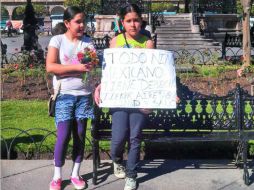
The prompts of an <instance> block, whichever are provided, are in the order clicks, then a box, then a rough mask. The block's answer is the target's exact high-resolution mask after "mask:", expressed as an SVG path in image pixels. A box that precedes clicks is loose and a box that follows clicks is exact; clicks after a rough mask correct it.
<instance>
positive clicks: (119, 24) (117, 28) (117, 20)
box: [113, 13, 123, 36]
mask: <svg viewBox="0 0 254 190" xmlns="http://www.w3.org/2000/svg"><path fill="white" fill-rule="evenodd" d="M113 30H114V32H115V36H117V35H118V34H121V33H122V32H123V25H122V21H121V19H120V16H119V13H116V17H115V19H114V29H113Z"/></svg>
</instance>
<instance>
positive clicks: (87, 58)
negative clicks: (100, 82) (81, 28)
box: [77, 47, 99, 83]
mask: <svg viewBox="0 0 254 190" xmlns="http://www.w3.org/2000/svg"><path fill="white" fill-rule="evenodd" d="M77 57H78V61H79V62H80V63H81V64H88V63H91V64H92V65H93V67H94V68H93V69H92V70H91V71H90V72H86V73H84V74H83V82H84V83H86V82H87V80H88V77H91V78H93V77H94V76H95V75H96V69H95V67H96V66H97V65H98V64H99V58H98V56H97V53H96V50H95V49H94V48H89V47H86V48H84V51H80V52H78V54H77ZM88 75H89V76H88Z"/></svg>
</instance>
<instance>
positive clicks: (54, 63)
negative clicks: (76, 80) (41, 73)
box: [46, 46, 91, 76]
mask: <svg viewBox="0 0 254 190" xmlns="http://www.w3.org/2000/svg"><path fill="white" fill-rule="evenodd" d="M90 70H91V65H90V64H75V65H74V64H73V65H62V64H60V62H59V50H58V49H57V48H55V47H51V46H49V48H48V54H47V58H46V71H47V72H48V73H53V74H55V75H59V76H73V75H80V74H82V73H83V72H85V71H90Z"/></svg>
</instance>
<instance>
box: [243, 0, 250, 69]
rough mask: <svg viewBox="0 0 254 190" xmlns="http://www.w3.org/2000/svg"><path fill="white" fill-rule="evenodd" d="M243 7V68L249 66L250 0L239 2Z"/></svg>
mask: <svg viewBox="0 0 254 190" xmlns="http://www.w3.org/2000/svg"><path fill="white" fill-rule="evenodd" d="M241 3H242V6H243V22H242V23H243V26H242V27H243V66H244V67H245V66H250V57H251V51H250V48H251V41H250V7H251V6H250V4H251V0H241Z"/></svg>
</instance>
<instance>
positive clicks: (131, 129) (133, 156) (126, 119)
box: [111, 109, 145, 178]
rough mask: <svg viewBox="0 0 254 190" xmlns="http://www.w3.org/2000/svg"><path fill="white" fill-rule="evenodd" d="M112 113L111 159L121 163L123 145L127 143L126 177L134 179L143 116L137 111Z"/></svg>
mask: <svg viewBox="0 0 254 190" xmlns="http://www.w3.org/2000/svg"><path fill="white" fill-rule="evenodd" d="M112 112H113V114H112V140H111V158H112V160H113V161H114V162H116V163H121V162H122V160H123V152H124V147H125V144H126V142H129V152H128V160H127V164H126V176H127V177H130V178H136V177H137V165H138V163H139V159H140V145H141V140H142V128H143V126H144V124H145V115H144V114H143V113H141V112H140V111H139V110H138V109H121V110H118V109H117V110H112Z"/></svg>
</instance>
